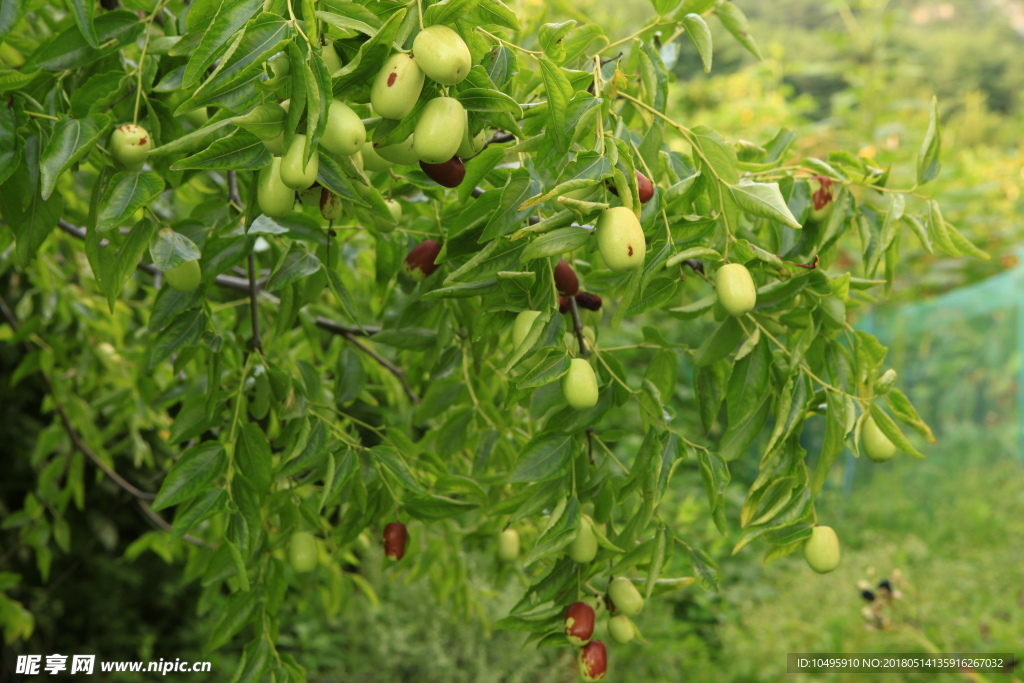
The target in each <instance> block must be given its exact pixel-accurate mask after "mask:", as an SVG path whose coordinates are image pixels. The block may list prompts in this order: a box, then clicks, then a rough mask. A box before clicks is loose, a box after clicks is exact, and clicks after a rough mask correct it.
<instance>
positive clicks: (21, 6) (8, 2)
mask: <svg viewBox="0 0 1024 683" xmlns="http://www.w3.org/2000/svg"><path fill="white" fill-rule="evenodd" d="M26 10H28V2H24V1H23V0H0V41H2V40H3V38H4V36H6V35H7V34H8V33H10V31H11V29H12V28H14V26H15V24H17V23H18V22H19V21H21V18H22V17H23V16H24V15H25V12H26Z"/></svg>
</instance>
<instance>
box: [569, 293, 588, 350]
mask: <svg viewBox="0 0 1024 683" xmlns="http://www.w3.org/2000/svg"><path fill="white" fill-rule="evenodd" d="M565 298H566V299H568V300H569V312H570V313H572V329H573V331H574V332H575V333H576V339H577V340H579V343H580V355H581V356H583V357H584V358H590V349H588V348H587V342H586V340H585V339H584V338H583V321H582V320H580V309H579V308H577V307H576V297H574V296H567V297H565Z"/></svg>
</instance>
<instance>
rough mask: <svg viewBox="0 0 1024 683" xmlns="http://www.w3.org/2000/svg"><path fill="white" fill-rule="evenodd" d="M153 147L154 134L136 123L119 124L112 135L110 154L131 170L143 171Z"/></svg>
mask: <svg viewBox="0 0 1024 683" xmlns="http://www.w3.org/2000/svg"><path fill="white" fill-rule="evenodd" d="M152 148H153V138H152V136H150V134H149V132H147V131H146V129H145V128H143V127H142V126H138V125H135V124H134V123H126V124H124V125H123V126H118V127H117V128H116V129H115V130H114V132H113V134H111V136H110V155H111V156H112V157H113V158H114V161H116V162H117V163H118V164H120V165H121V166H123V167H124V168H125V169H127V170H129V171H141V170H142V167H143V166H144V165H145V163H146V157H147V156H149V150H151V149H152Z"/></svg>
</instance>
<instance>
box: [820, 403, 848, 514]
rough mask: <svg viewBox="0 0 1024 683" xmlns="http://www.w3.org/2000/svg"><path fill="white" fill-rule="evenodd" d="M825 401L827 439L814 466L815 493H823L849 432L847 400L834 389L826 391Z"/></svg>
mask: <svg viewBox="0 0 1024 683" xmlns="http://www.w3.org/2000/svg"><path fill="white" fill-rule="evenodd" d="M825 401H826V405H827V408H826V410H825V439H824V440H823V442H822V444H821V453H820V454H819V455H818V465H817V466H816V467H815V468H814V479H813V480H812V481H811V491H812V492H813V493H814V495H818V494H819V493H821V487H822V486H824V485H825V480H826V479H828V473H829V471H830V470H831V469H832V465H833V464H834V463H835V461H836V458H838V457H839V454H840V453H842V452H843V441H844V439H845V438H846V432H847V429H846V425H847V422H848V421H847V417H848V416H847V414H846V401H845V400H843V397H842V396H840V395H838V394H836V393H835V392H834V391H826V393H825Z"/></svg>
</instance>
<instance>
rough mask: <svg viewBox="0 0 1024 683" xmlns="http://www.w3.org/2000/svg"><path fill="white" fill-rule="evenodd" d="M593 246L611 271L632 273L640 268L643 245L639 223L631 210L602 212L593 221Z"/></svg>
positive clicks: (620, 207)
mask: <svg viewBox="0 0 1024 683" xmlns="http://www.w3.org/2000/svg"><path fill="white" fill-rule="evenodd" d="M595 229H596V231H597V247H598V249H599V250H600V251H601V258H602V259H603V260H604V264H605V265H606V266H608V268H609V269H611V270H614V271H623V270H633V269H634V268H640V267H642V266H643V265H644V257H645V256H647V242H646V241H645V240H644V231H643V228H641V227H640V221H639V219H637V217H636V214H634V213H633V210H632V209H627V208H626V207H624V206H616V207H614V208H611V209H605V210H604V211H602V212H601V215H600V216H599V217H598V219H597V226H596V228H595Z"/></svg>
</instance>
